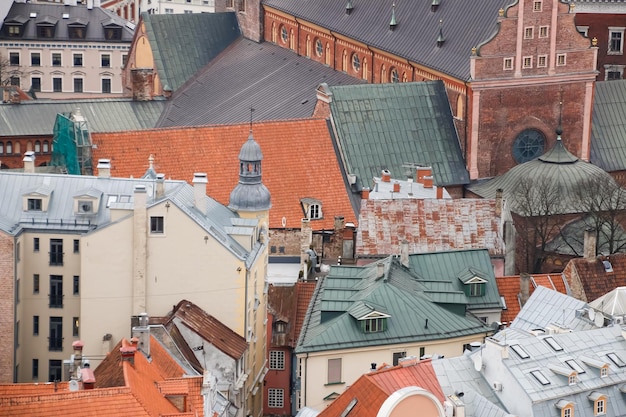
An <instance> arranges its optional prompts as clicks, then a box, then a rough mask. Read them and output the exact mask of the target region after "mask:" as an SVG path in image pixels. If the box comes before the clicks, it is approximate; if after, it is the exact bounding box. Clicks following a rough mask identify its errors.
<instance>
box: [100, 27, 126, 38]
mask: <svg viewBox="0 0 626 417" xmlns="http://www.w3.org/2000/svg"><path fill="white" fill-rule="evenodd" d="M104 38H105V39H106V40H107V41H120V40H122V27H121V26H114V25H111V26H108V27H105V28H104Z"/></svg>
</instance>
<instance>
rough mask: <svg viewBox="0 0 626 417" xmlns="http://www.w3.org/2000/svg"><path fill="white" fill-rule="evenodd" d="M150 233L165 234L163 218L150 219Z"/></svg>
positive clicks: (154, 217)
mask: <svg viewBox="0 0 626 417" xmlns="http://www.w3.org/2000/svg"><path fill="white" fill-rule="evenodd" d="M150 233H163V217H162V216H153V217H150Z"/></svg>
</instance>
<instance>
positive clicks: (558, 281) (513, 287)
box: [496, 274, 567, 323]
mask: <svg viewBox="0 0 626 417" xmlns="http://www.w3.org/2000/svg"><path fill="white" fill-rule="evenodd" d="M496 283H497V285H498V291H499V292H500V295H501V296H502V297H504V302H505V303H506V310H502V315H501V320H502V322H503V323H510V322H512V321H513V320H515V317H517V314H518V313H519V311H520V310H521V306H520V300H519V297H518V296H519V293H520V277H519V275H509V276H504V277H496ZM538 286H542V287H546V288H550V289H551V290H554V291H558V292H560V293H561V294H567V288H566V287H565V282H564V281H563V277H562V276H561V275H560V274H535V275H531V276H530V285H529V288H528V290H529V295H531V294H532V293H533V291H534V290H535V288H537V287H538Z"/></svg>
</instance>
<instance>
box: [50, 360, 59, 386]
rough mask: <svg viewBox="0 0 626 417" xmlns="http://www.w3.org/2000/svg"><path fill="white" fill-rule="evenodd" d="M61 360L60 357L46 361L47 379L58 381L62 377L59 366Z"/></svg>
mask: <svg viewBox="0 0 626 417" xmlns="http://www.w3.org/2000/svg"><path fill="white" fill-rule="evenodd" d="M61 365H62V361H61V360H60V359H50V361H49V362H48V381H49V382H54V381H60V380H61V378H62V375H61V370H62V369H63V368H61Z"/></svg>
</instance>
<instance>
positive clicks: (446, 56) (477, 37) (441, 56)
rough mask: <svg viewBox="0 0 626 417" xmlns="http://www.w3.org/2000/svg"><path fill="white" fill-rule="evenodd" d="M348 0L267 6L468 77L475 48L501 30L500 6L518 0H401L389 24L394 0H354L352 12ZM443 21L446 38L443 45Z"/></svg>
mask: <svg viewBox="0 0 626 417" xmlns="http://www.w3.org/2000/svg"><path fill="white" fill-rule="evenodd" d="M346 3H347V2H346V1H337V0H300V1H293V0H263V4H264V5H265V6H269V7H272V8H275V9H278V10H280V11H283V12H286V13H289V14H291V15H293V16H295V17H297V18H301V19H303V20H305V21H308V22H311V23H313V24H316V25H319V26H321V27H323V28H327V29H330V30H331V31H332V32H333V33H337V34H340V35H344V36H347V37H348V38H351V39H354V40H356V41H358V42H362V43H365V44H367V45H369V46H371V47H375V48H379V49H382V50H383V51H386V52H390V53H392V54H395V55H398V56H400V57H402V58H406V59H409V60H411V61H413V62H416V63H418V64H420V65H425V66H427V67H430V68H433V69H435V70H438V71H441V72H444V73H446V74H449V75H451V76H453V77H456V78H459V79H461V80H463V81H468V80H469V78H470V54H471V50H472V48H473V47H479V46H480V45H481V43H483V42H485V41H487V40H489V39H490V38H491V37H492V36H494V35H495V34H496V33H497V31H498V24H497V18H498V10H499V9H500V8H504V9H506V8H507V5H510V4H513V3H516V2H515V1H513V0H481V2H480V4H478V3H476V2H474V1H445V0H444V1H442V2H440V5H439V7H438V8H437V10H436V11H435V12H431V4H432V3H433V1H432V0H412V1H399V2H397V4H396V5H395V16H396V21H397V26H396V27H395V29H394V30H393V31H392V30H390V29H389V22H390V21H391V3H392V2H384V1H366V2H360V1H354V2H353V5H354V9H353V11H352V13H351V14H350V15H348V14H346V12H345V5H346ZM440 20H441V21H443V24H442V26H441V30H442V33H443V36H444V38H445V42H444V44H443V45H442V47H441V48H438V47H437V37H438V36H439V30H440V23H439V22H440Z"/></svg>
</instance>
